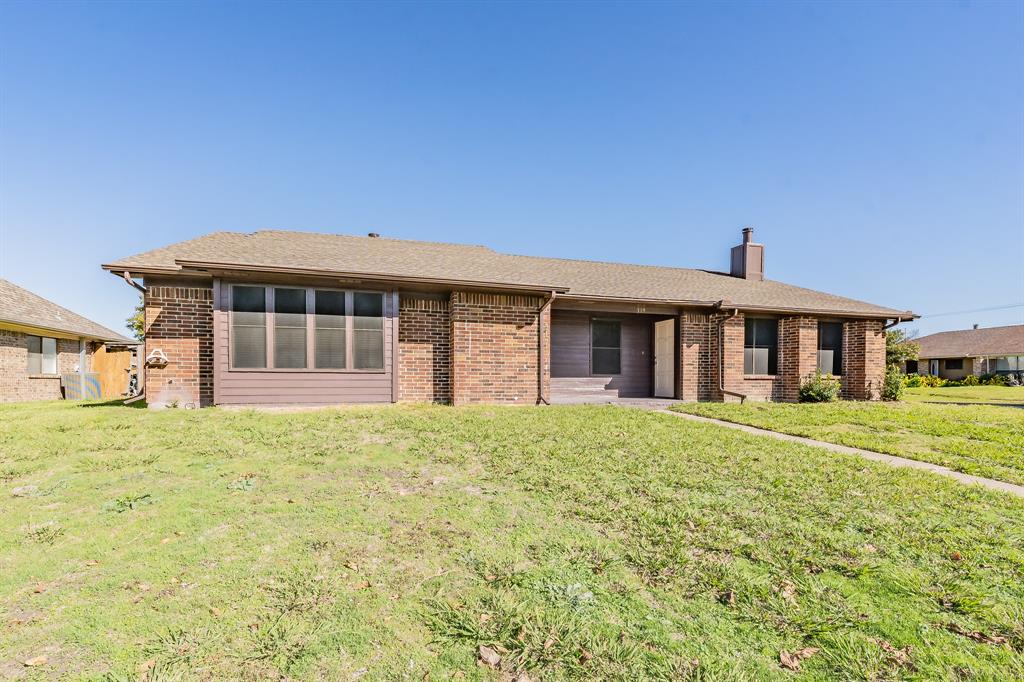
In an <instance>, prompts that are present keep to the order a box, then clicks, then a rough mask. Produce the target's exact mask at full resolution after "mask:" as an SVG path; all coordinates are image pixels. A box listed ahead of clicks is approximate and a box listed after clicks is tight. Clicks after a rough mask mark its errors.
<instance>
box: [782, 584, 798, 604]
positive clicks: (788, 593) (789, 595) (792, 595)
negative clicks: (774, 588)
mask: <svg viewBox="0 0 1024 682" xmlns="http://www.w3.org/2000/svg"><path fill="white" fill-rule="evenodd" d="M779 593H780V594H781V595H782V598H783V599H785V600H786V601H788V602H789V603H790V604H796V585H794V584H793V583H791V582H789V581H788V580H784V581H783V582H782V588H781V589H780V590H779Z"/></svg>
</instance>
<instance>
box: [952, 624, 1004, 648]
mask: <svg viewBox="0 0 1024 682" xmlns="http://www.w3.org/2000/svg"><path fill="white" fill-rule="evenodd" d="M946 629H947V630H949V631H950V632H952V633H954V634H957V635H961V636H963V637H967V638H969V639H973V640H974V641H975V642H981V643H982V644H1006V643H1007V641H1008V640H1007V639H1006V638H1005V637H1003V636H1002V635H986V634H985V633H984V632H979V631H977V630H967V629H965V628H962V627H960V626H959V625H957V624H956V623H950V624H949V625H947V626H946Z"/></svg>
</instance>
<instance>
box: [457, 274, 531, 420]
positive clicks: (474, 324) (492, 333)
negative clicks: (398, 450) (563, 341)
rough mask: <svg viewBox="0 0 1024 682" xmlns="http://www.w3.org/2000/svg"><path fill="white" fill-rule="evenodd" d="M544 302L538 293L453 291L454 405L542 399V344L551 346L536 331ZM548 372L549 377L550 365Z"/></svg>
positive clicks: (528, 402) (529, 401) (527, 401)
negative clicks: (528, 294) (519, 294)
mask: <svg viewBox="0 0 1024 682" xmlns="http://www.w3.org/2000/svg"><path fill="white" fill-rule="evenodd" d="M543 302H544V301H543V299H542V298H540V297H537V296H516V295H509V294H482V293H471V292H467V291H453V292H452V294H451V299H450V314H451V344H452V349H451V362H452V369H451V380H452V403H453V404H455V405H464V404H467V403H527V404H535V403H537V402H538V400H539V390H538V389H539V387H540V384H541V383H542V381H541V377H540V375H539V373H538V367H541V366H543V364H542V361H541V355H542V347H543V346H544V345H550V341H548V342H547V344H545V343H544V342H542V340H541V339H540V334H539V332H538V321H539V317H540V316H539V314H538V313H539V311H540V308H541V306H542V304H543ZM549 323H550V320H549ZM548 327H549V328H550V324H549V325H548ZM548 356H549V357H550V351H549V353H548ZM548 364H550V361H549V362H548ZM545 374H546V375H547V377H548V378H546V380H547V381H549V380H550V379H549V377H550V369H546V370H545Z"/></svg>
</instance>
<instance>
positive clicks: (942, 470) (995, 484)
mask: <svg viewBox="0 0 1024 682" xmlns="http://www.w3.org/2000/svg"><path fill="white" fill-rule="evenodd" d="M657 411H658V412H661V413H662V414H671V415H673V416H675V417H681V418H682V419H689V420H691V421H698V422H704V423H707V424H717V425H718V426H725V427H728V428H730V429H736V430H737V431H746V432H747V433H752V434H754V435H756V436H768V437H770V438H775V439H778V440H788V441H790V442H793V443H803V444H804V445H811V446H813V447H818V448H825V449H826V450H832V451H833V452H843V453H846V454H848V455H859V456H861V457H863V458H865V459H872V460H874V461H876V462H885V463H886V464H889V465H891V466H896V467H907V468H908V469H921V470H924V471H930V472H932V473H933V474H940V475H942V476H949V477H950V478H954V479H956V480H957V481H960V482H961V483H966V484H973V485H980V486H982V487H984V488H988V489H989V490H996V491H999V492H1004V493H1010V494H1011V495H1017V496H1019V497H1024V486H1021V485H1014V484H1013V483H1005V482H1003V481H996V480H993V479H991V478H982V477H981V476H972V475H970V474H965V473H961V472H959V471H954V470H952V469H950V468H948V467H944V466H940V465H938V464H930V463H928V462H919V461H918V460H916V459H907V458H905V457H896V456H895V455H886V454H883V453H881V452H874V451H872V450H861V449H860V448H851V447H849V446H846V445H837V444H835V443H826V442H824V441H820V440H814V439H812V438H804V437H802V436H791V435H789V434H788V433H779V432H778V431H769V430H768V429H761V428H758V427H756V426H748V425H746V424H736V423H733V422H727V421H722V420H720V419H711V418H709V417H698V416H697V415H695V414H685V413H683V412H673V411H672V410H666V409H659V410H657Z"/></svg>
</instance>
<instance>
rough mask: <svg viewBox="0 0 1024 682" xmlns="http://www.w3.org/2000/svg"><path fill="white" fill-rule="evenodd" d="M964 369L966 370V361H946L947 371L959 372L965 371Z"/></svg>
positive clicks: (958, 359)
mask: <svg viewBox="0 0 1024 682" xmlns="http://www.w3.org/2000/svg"><path fill="white" fill-rule="evenodd" d="M963 368H964V361H963V360H962V359H960V358H957V359H956V360H946V369H947V370H958V369H963Z"/></svg>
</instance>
